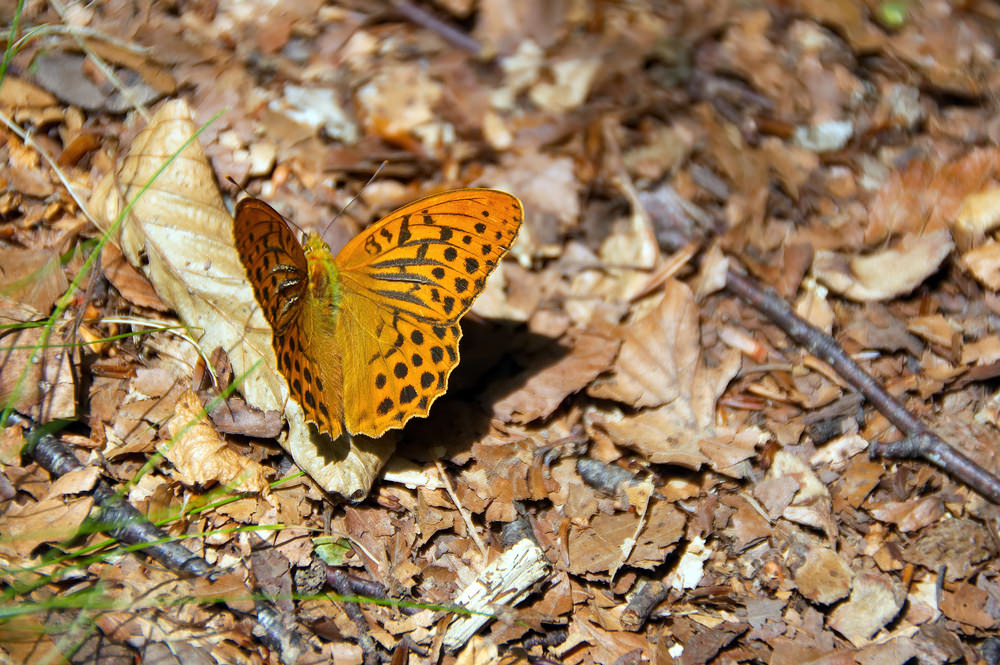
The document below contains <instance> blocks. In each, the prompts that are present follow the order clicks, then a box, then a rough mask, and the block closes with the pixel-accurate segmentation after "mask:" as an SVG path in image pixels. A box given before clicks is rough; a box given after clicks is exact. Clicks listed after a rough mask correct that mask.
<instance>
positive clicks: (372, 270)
mask: <svg viewBox="0 0 1000 665" xmlns="http://www.w3.org/2000/svg"><path fill="white" fill-rule="evenodd" d="M523 218H524V210H523V208H522V206H521V202H520V201H519V200H518V199H517V198H516V197H514V196H512V195H510V194H507V193H506V192H501V191H499V190H493V189H474V188H469V189H456V190H453V191H448V192H444V193H441V194H435V195H433V196H428V197H426V198H423V199H420V200H418V201H415V202H413V203H410V204H409V205H405V206H403V207H402V208H399V209H398V210H396V211H395V212H392V213H390V214H389V215H387V216H386V217H384V218H382V219H381V220H379V221H378V222H376V223H375V224H372V225H371V226H369V227H368V228H367V229H365V230H364V231H362V232H361V233H360V234H358V235H357V236H355V237H354V238H353V239H352V240H351V241H350V242H348V243H347V244H346V245H345V246H344V248H343V249H341V250H340V252H339V253H337V255H336V256H334V255H333V253H332V252H331V250H330V247H329V246H328V245H327V244H326V243H325V242H324V241H323V239H322V238H320V236H319V235H318V234H316V233H308V234H304V239H303V242H301V243H300V242H299V240H298V239H297V238H296V234H295V233H293V232H292V230H291V229H290V228H289V226H288V223H287V222H286V221H285V219H284V218H283V217H282V216H281V215H280V214H279V213H278V212H277V211H275V210H274V209H273V208H272V207H271V206H269V205H268V204H267V203H265V202H263V201H261V200H260V199H257V198H253V197H247V198H244V199H242V200H240V201H239V203H237V204H236V213H235V220H234V226H233V232H234V233H233V235H234V240H235V244H236V250H237V252H238V253H239V256H240V260H241V261H242V263H243V267H244V268H245V269H246V273H247V276H248V278H249V280H250V283H251V284H252V285H253V291H254V296H255V297H256V299H257V303H258V304H259V305H260V307H261V310H262V311H263V314H264V317H265V318H266V319H267V322H268V323H269V324H270V326H271V328H272V330H273V333H274V334H273V343H272V345H273V347H274V352H275V356H276V357H277V363H278V371H279V372H280V373H281V375H282V376H283V377H284V378H285V380H286V382H287V383H288V387H289V392H290V395H291V397H292V398H293V399H294V400H295V401H296V402H298V403H299V404H300V405H301V406H302V409H303V411H304V413H305V418H306V420H307V421H308V422H310V423H312V424H314V425H315V426H316V428H317V429H318V430H319V431H320V432H322V433H323V434H326V435H328V436H330V437H332V438H334V439H336V438H338V437H340V436H342V435H344V434H345V433H346V434H349V435H356V434H364V435H366V436H370V437H378V436H381V435H382V434H384V433H385V432H386V431H388V430H390V429H395V428H400V427H402V426H403V425H404V424H405V423H406V421H408V420H409V419H410V418H413V417H416V416H426V415H427V412H428V411H429V410H430V407H431V404H432V403H433V402H434V400H435V399H437V398H438V397H439V396H440V395H442V394H443V393H444V392H445V391H446V390H447V388H448V377H449V375H450V374H451V371H452V370H453V369H454V368H455V366H456V365H457V364H458V360H459V357H458V342H459V340H460V339H461V337H462V330H461V328H460V327H459V325H458V321H459V319H460V318H461V317H462V315H463V314H465V313H466V312H467V311H468V310H469V308H470V307H471V306H472V302H473V301H474V300H475V299H476V297H477V296H478V295H479V294H480V293H482V291H483V289H484V288H485V287H486V278H487V277H488V276H489V275H490V273H491V272H493V270H494V269H495V268H496V267H497V264H498V263H499V262H500V259H502V258H503V256H504V255H505V254H506V253H507V251H508V250H509V249H510V247H511V245H512V244H513V242H514V239H515V238H516V237H517V232H518V230H519V229H520V226H521V221H522V219H523Z"/></svg>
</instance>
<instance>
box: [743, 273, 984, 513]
mask: <svg viewBox="0 0 1000 665" xmlns="http://www.w3.org/2000/svg"><path fill="white" fill-rule="evenodd" d="M726 288H727V289H729V290H730V291H731V292H732V293H734V294H736V295H737V296H739V297H740V298H742V299H743V300H745V301H746V302H747V303H749V304H750V305H752V306H753V307H755V308H756V309H757V310H759V311H760V312H761V313H763V314H764V315H765V316H767V317H768V318H769V319H771V321H773V322H774V323H775V324H777V325H778V326H779V327H780V328H781V329H782V330H784V331H785V333H786V334H787V335H788V336H789V337H791V338H792V339H793V340H795V341H796V342H797V343H798V344H800V345H801V346H802V347H804V348H805V349H806V350H807V351H809V353H811V354H813V355H814V356H816V357H817V358H820V359H821V360H823V361H824V362H826V363H827V364H829V365H830V366H831V367H832V368H833V369H834V370H835V371H836V372H837V374H839V375H840V376H841V377H842V378H843V379H844V380H845V381H847V383H849V384H850V385H851V386H852V387H853V388H854V389H855V390H857V391H858V392H859V393H861V394H862V395H864V397H865V399H867V400H868V401H869V402H871V404H872V406H874V407H875V408H876V409H878V410H879V411H880V412H881V413H882V415H884V416H885V417H886V418H887V419H888V420H889V422H891V423H892V424H893V425H895V426H896V427H897V428H899V430H900V431H901V432H902V433H903V434H904V435H905V436H906V438H904V439H903V440H901V441H895V442H892V443H878V442H874V443H873V444H872V446H871V448H870V451H869V452H870V454H871V455H872V456H883V457H888V458H892V459H900V458H920V459H923V460H926V461H927V462H930V463H931V464H933V465H934V466H936V467H938V468H939V469H942V470H943V471H945V472H947V473H949V474H950V475H952V476H953V477H954V478H956V479H958V480H960V481H961V482H963V483H965V484H966V485H968V486H969V487H971V488H972V489H974V490H975V491H977V492H979V493H980V494H982V495H983V496H984V497H986V498H987V499H989V500H990V501H992V502H994V503H998V504H1000V478H997V476H995V475H993V474H992V473H990V472H989V471H987V470H986V469H984V468H983V467H982V466H980V465H979V464H976V463H975V462H974V461H972V460H971V459H969V458H968V457H967V456H965V455H963V454H962V453H960V452H959V451H958V450H956V449H955V448H953V447H952V446H950V445H949V444H948V443H946V442H945V441H944V440H942V439H941V438H940V437H939V436H937V435H936V434H935V433H934V432H932V431H931V430H930V429H929V428H928V427H927V426H926V425H924V424H923V423H922V422H921V421H920V419H919V418H917V417H916V416H915V415H913V414H912V413H910V412H909V411H908V410H907V409H906V408H905V407H904V406H903V405H902V404H900V403H899V401H897V400H896V398H894V397H893V396H892V395H890V394H889V393H888V392H886V390H885V388H883V387H882V385H881V384H880V383H879V382H878V381H876V380H875V378H874V377H872V376H871V375H870V374H868V373H867V372H865V370H863V369H862V368H861V366H860V365H858V364H857V363H856V362H854V360H853V359H852V358H851V357H850V356H849V355H847V352H846V351H844V349H843V348H842V347H841V346H840V345H839V344H837V341H836V340H835V339H833V337H831V336H829V335H827V334H826V333H824V332H823V331H822V330H820V329H818V328H816V327H815V326H813V325H810V324H809V323H808V322H806V321H805V320H803V319H802V318H800V317H799V316H798V315H797V314H796V313H795V311H794V310H793V309H792V308H791V307H790V306H789V305H788V303H786V302H785V301H784V300H783V299H782V298H781V296H779V295H778V294H777V293H775V292H774V291H773V290H772V289H770V288H767V287H763V286H761V285H759V284H757V283H756V282H755V281H754V280H752V279H750V278H749V277H747V276H746V275H742V274H740V273H738V272H736V271H734V270H729V272H728V274H727V275H726Z"/></svg>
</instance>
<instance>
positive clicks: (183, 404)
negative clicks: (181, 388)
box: [163, 390, 270, 496]
mask: <svg viewBox="0 0 1000 665" xmlns="http://www.w3.org/2000/svg"><path fill="white" fill-rule="evenodd" d="M200 414H201V401H200V400H199V399H198V396H197V395H196V394H195V393H194V391H193V390H188V391H186V392H185V393H184V394H183V395H182V396H181V398H180V399H179V400H178V401H177V405H176V411H175V413H174V415H173V417H171V418H170V420H168V421H167V431H168V432H169V433H170V436H172V437H176V438H175V440H174V442H173V443H172V444H171V445H169V446H167V447H166V449H165V450H164V453H163V454H164V457H166V458H167V459H168V460H170V463H171V464H173V465H174V469H175V470H176V474H175V475H176V476H177V478H178V480H180V481H181V482H182V483H184V484H185V485H211V484H213V483H218V484H220V485H231V486H232V488H233V489H234V490H237V491H241V492H260V493H261V494H262V495H265V496H266V495H267V494H269V493H270V488H269V487H268V484H267V478H266V475H267V471H266V470H265V469H264V467H263V466H261V465H260V463H259V462H255V461H254V460H252V459H247V457H246V456H245V455H243V454H242V453H240V452H239V451H238V450H236V449H235V448H232V447H230V446H228V445H227V444H226V442H225V441H223V440H222V438H221V437H220V436H219V434H218V433H217V432H216V431H215V428H213V427H212V426H211V425H210V424H208V421H207V420H205V419H202V418H199V415H200ZM192 423H193V424H192ZM189 425H190V426H189Z"/></svg>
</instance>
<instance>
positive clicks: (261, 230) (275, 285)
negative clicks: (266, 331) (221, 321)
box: [233, 198, 309, 333]
mask: <svg viewBox="0 0 1000 665" xmlns="http://www.w3.org/2000/svg"><path fill="white" fill-rule="evenodd" d="M233 231H234V233H233V237H234V238H235V240H236V251H237V252H239V255H240V258H241V259H242V261H243V267H244V268H246V271H247V276H248V277H249V278H250V283H251V284H253V290H254V295H255V296H257V302H258V303H260V306H261V308H262V309H263V311H264V317H265V318H266V319H267V322H268V323H270V324H271V328H273V329H274V332H275V333H282V332H284V331H285V330H286V329H287V328H288V326H289V325H290V324H292V323H294V322H295V320H296V318H297V317H298V315H299V312H300V311H301V308H302V305H303V304H304V303H303V296H304V295H305V292H306V289H307V288H308V286H309V283H308V275H307V273H306V255H305V253H304V252H303V251H302V245H301V244H300V243H299V241H298V239H297V238H296V237H295V234H294V233H292V231H291V229H289V228H288V224H287V223H286V222H285V219H284V218H283V217H282V216H281V215H280V214H278V212H277V211H276V210H275V209H274V208H272V207H271V206H269V205H267V204H266V203H264V202H263V201H261V200H260V199H254V198H245V199H243V200H241V201H240V202H239V203H237V204H236V216H235V220H234V225H233Z"/></svg>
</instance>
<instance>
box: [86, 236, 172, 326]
mask: <svg viewBox="0 0 1000 665" xmlns="http://www.w3.org/2000/svg"><path fill="white" fill-rule="evenodd" d="M101 272H103V273H104V276H105V277H106V278H107V280H108V281H109V282H111V285H112V286H114V287H115V288H116V289H118V293H120V294H121V295H122V297H123V298H125V300H127V301H129V302H130V303H132V304H134V305H138V306H139V307H148V308H149V309H155V310H156V311H157V312H169V311H170V308H169V307H168V306H167V305H165V304H164V303H163V301H162V300H160V296H158V295H156V290H155V289H154V288H153V285H152V284H150V283H149V280H148V279H146V276H145V275H143V274H142V273H141V272H139V270H138V269H136V268H135V267H133V266H132V264H130V263H129V262H128V261H126V260H125V257H124V256H123V255H122V251H121V250H120V249H119V248H118V245H115V244H112V243H108V244H107V245H106V246H105V247H104V249H103V250H101Z"/></svg>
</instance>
